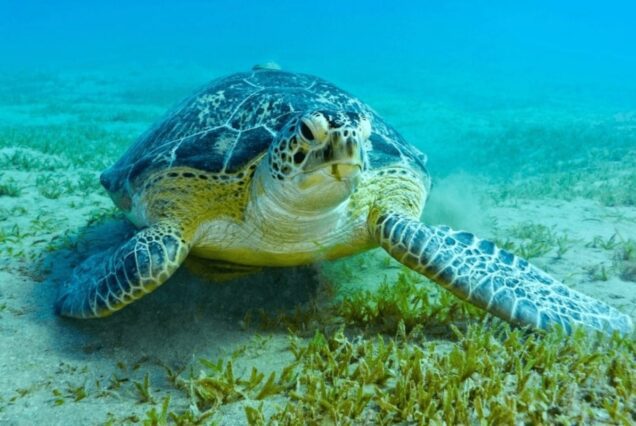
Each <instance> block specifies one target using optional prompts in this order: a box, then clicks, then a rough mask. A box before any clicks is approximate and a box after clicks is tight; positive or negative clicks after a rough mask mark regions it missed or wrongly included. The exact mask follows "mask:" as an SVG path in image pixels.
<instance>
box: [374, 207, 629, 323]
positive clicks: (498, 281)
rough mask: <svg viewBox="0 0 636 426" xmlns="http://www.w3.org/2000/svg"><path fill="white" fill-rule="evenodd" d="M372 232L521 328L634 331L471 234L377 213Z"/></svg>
mask: <svg viewBox="0 0 636 426" xmlns="http://www.w3.org/2000/svg"><path fill="white" fill-rule="evenodd" d="M369 225H370V230H371V233H372V235H373V236H374V237H375V239H376V240H377V242H378V243H379V244H380V245H381V246H382V247H383V248H384V249H385V250H386V251H388V252H389V253H390V254H391V256H393V257H394V258H395V259H397V260H398V261H400V262H401V263H403V264H404V265H406V266H408V267H409V268H411V269H413V270H415V271H417V272H419V273H421V274H422V275H425V276H426V277H428V278H430V279H431V280H433V281H435V282H436V283H438V284H440V285H441V286H442V287H444V288H446V289H447V290H449V291H450V292H452V293H453V294H455V295H456V296H458V297H460V298H462V299H464V300H466V301H468V302H470V303H472V304H473V305H476V306H478V307H480V308H482V309H484V310H486V311H488V312H490V313H492V314H493V315H497V316H498V317H500V318H503V319H505V320H506V321H510V322H512V323H516V324H520V325H530V326H532V327H535V328H550V327H552V326H553V325H560V326H562V327H563V328H564V329H565V330H566V331H568V332H570V331H571V330H572V328H573V327H574V326H583V327H586V328H589V329H594V330H600V331H604V332H608V333H611V332H613V331H619V332H620V333H623V334H628V333H630V332H631V331H632V330H633V326H632V321H631V319H630V317H628V316H627V315H625V314H623V313H621V312H619V311H618V310H616V309H614V308H612V307H611V306H608V305H607V304H605V303H603V302H601V301H600V300H596V299H594V298H592V297H589V296H586V295H584V294H582V293H579V292H577V291H575V290H573V289H571V288H569V287H567V286H565V285H564V284H562V283H560V282H559V281H557V280H555V279H554V278H552V277H551V276H550V275H548V274H547V273H545V272H544V271H542V270H540V269H539V268H537V267H535V266H533V265H531V264H530V263H528V262H527V261H526V260H524V259H522V258H520V257H517V256H515V255H513V254H512V253H509V252H507V251H505V250H502V249H500V248H498V247H496V246H495V245H494V244H493V243H492V242H490V241H487V240H482V239H479V238H477V237H475V236H474V235H473V234H470V233H468V232H458V231H453V230H452V229H450V228H448V227H446V226H428V225H424V224H423V223H420V222H419V221H418V220H415V219H413V218H410V217H408V216H405V215H402V214H399V213H392V212H375V214H374V215H372V216H371V217H370V224H369Z"/></svg>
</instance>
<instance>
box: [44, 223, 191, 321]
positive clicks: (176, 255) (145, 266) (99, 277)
mask: <svg viewBox="0 0 636 426" xmlns="http://www.w3.org/2000/svg"><path fill="white" fill-rule="evenodd" d="M183 234H184V232H183V231H182V230H181V229H180V227H179V226H177V225H175V224H173V223H170V222H160V223H157V224H155V225H152V226H150V227H149V228H146V229H143V230H141V231H139V232H138V233H137V234H136V235H135V236H134V237H133V238H131V239H130V240H128V241H126V242H125V243H124V244H123V245H121V246H120V247H119V248H117V249H116V250H114V252H113V251H107V252H102V253H98V254H96V255H94V256H92V257H90V258H89V259H87V260H86V261H85V262H84V263H82V264H81V265H80V266H78V267H77V268H76V269H75V270H74V271H73V276H72V277H71V280H70V281H69V282H67V283H66V284H65V285H64V287H63V288H62V289H61V292H60V296H59V297H58V300H57V302H56V305H55V311H56V312H57V313H58V314H59V315H64V316H67V317H74V318H95V317H105V316H108V315H110V314H112V313H113V312H116V311H118V310H120V309H121V308H123V307H124V306H126V305H128V304H129V303H132V302H134V301H135V300H137V299H139V298H140V297H142V296H144V295H145V294H147V293H150V292H151V291H153V290H154V289H155V288H157V287H158V286H160V285H161V284H163V283H164V282H166V280H167V279H168V278H170V276H171V275H172V274H173V273H174V272H175V271H176V270H177V268H178V267H179V265H181V263H182V262H183V260H184V259H185V257H186V256H187V254H188V251H189V243H188V242H187V241H186V240H185V239H184V237H183Z"/></svg>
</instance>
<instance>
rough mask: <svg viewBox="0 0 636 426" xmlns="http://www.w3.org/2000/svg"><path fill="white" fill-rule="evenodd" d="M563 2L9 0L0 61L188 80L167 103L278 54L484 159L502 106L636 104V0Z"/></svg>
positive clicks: (426, 144) (550, 114)
mask: <svg viewBox="0 0 636 426" xmlns="http://www.w3.org/2000/svg"><path fill="white" fill-rule="evenodd" d="M555 3H556V2H549V1H536V2H528V3H526V4H517V3H514V4H512V2H499V1H497V2H470V1H445V2H425V3H421V2H415V1H404V2H398V3H394V2H388V1H378V0H372V1H346V2H335V1H329V2H320V3H314V2H294V1H287V0H285V1H222V2H218V1H217V2H204V1H184V2H177V1H172V2H170V1H138V2H127V1H116V2H81V1H58V2H49V1H32V0H31V1H17V0H5V1H4V2H2V3H1V4H0V40H2V42H0V70H2V71H5V72H8V73H23V74H24V73H28V72H40V71H54V72H60V73H64V72H67V71H70V70H84V71H86V70H88V71H91V72H95V71H97V72H101V73H103V74H106V75H108V76H110V77H111V78H114V79H118V78H125V77H126V76H127V75H129V74H131V72H132V71H131V70H134V72H135V73H137V74H139V75H141V78H140V79H139V80H143V78H144V76H147V78H146V80H147V84H148V87H153V85H154V86H155V87H163V88H165V87H166V86H171V85H175V86H178V87H179V90H175V92H174V94H171V95H168V96H166V98H165V100H166V102H165V106H166V107H168V106H169V105H170V104H172V103H174V102H176V101H178V100H179V98H180V97H182V96H185V95H187V94H188V93H189V92H190V91H192V90H193V89H194V88H196V87H197V86H198V85H200V84H203V83H204V82H205V81H207V80H209V79H212V78H215V77H218V76H219V75H222V74H228V73H231V72H235V71H238V70H246V69H248V68H249V67H251V66H252V65H253V64H255V63H259V62H265V61H275V62H277V63H279V64H280V65H281V66H282V67H283V68H285V69H287V70H292V71H302V72H307V73H312V74H316V75H319V76H322V77H324V78H326V79H328V80H332V81H334V82H335V83H337V84H339V85H340V86H343V87H344V88H345V89H348V90H350V91H352V92H354V93H355V94H356V95H358V96H359V97H361V98H362V99H363V100H367V101H368V102H369V103H371V104H372V106H373V107H375V108H376V109H378V110H379V112H380V113H381V114H383V115H385V116H386V117H387V118H388V119H389V121H391V122H392V123H394V124H395V125H396V127H398V129H399V130H400V131H401V132H403V133H404V135H405V136H406V137H407V138H408V139H409V140H410V141H411V142H412V143H414V144H416V145H418V146H419V147H420V148H421V149H422V150H424V151H426V152H428V153H429V156H430V157H431V160H432V161H433V165H432V167H433V169H434V170H435V167H436V166H435V165H443V167H441V166H440V167H438V172H439V173H442V172H443V171H444V170H447V169H448V167H449V163H450V164H451V165H460V166H461V167H462V168H470V167H471V166H472V165H475V161H471V159H469V158H466V155H469V156H471V155H472V154H470V153H469V152H468V151H470V150H468V151H467V150H466V149H465V148H466V146H467V145H466V144H473V145H472V148H475V146H474V145H475V144H477V145H479V144H488V143H490V142H489V141H488V140H490V139H492V138H491V136H492V135H491V134H490V133H488V132H486V133H485V134H484V132H483V131H482V130H483V129H481V130H480V128H476V127H475V124H476V123H478V124H479V123H480V124H484V122H487V124H486V125H487V127H492V126H490V125H489V124H488V123H492V122H493V120H492V116H491V114H492V113H493V112H497V111H504V112H505V111H508V112H510V113H511V114H512V115H514V119H512V118H509V121H510V120H514V121H515V122H518V121H521V122H522V123H525V124H526V125H528V123H530V126H532V125H533V123H534V124H536V123H537V122H541V121H543V122H554V120H555V117H556V116H560V115H562V114H563V113H564V112H565V113H566V115H567V116H568V118H567V119H566V120H565V121H566V122H567V123H565V124H563V123H562V124H561V125H565V126H569V125H570V124H571V123H570V122H569V121H568V120H570V121H572V120H576V119H577V117H580V118H581V119H582V120H583V121H585V120H587V122H588V123H589V122H590V121H594V120H599V119H600V120H605V119H606V118H607V117H611V116H612V115H613V114H616V113H619V112H624V111H631V110H633V109H634V108H636V25H634V22H635V20H636V5H635V4H634V3H633V2H628V1H622V2H603V3H598V2H585V1H584V2H573V1H567V2H558V4H555ZM175 69H176V71H175ZM192 70H196V72H193V71H192ZM34 78H37V77H34ZM149 92H152V90H150V91H149ZM151 94H152V93H149V96H150V95H151ZM387 99H390V101H389V102H387ZM423 104H425V105H426V106H427V108H426V109H425V110H420V109H418V106H421V105H423ZM530 110H531V111H530ZM440 111H451V112H450V113H448V114H444V113H441V112H440ZM537 111H539V112H542V113H541V114H537ZM555 111H556V112H555ZM583 112H584V113H583ZM528 114H530V115H532V114H534V115H535V116H534V117H530V118H529V117H528ZM524 120H525V121H524ZM528 120H529V121H528ZM494 121H496V122H497V121H500V120H499V118H498V119H497V120H494ZM526 130H527V129H526ZM561 143H563V142H561ZM567 143H568V144H571V142H567ZM543 147H544V148H545V145H544V146H543ZM467 152H468V154H467ZM460 157H461V158H460ZM476 161H480V162H483V161H484V160H483V159H477V160H476Z"/></svg>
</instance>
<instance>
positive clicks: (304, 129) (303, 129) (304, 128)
mask: <svg viewBox="0 0 636 426" xmlns="http://www.w3.org/2000/svg"><path fill="white" fill-rule="evenodd" d="M300 133H301V134H302V135H303V137H304V138H305V139H307V140H308V141H313V140H314V134H313V133H312V131H311V129H310V128H309V126H308V125H307V124H306V123H305V122H304V121H301V122H300Z"/></svg>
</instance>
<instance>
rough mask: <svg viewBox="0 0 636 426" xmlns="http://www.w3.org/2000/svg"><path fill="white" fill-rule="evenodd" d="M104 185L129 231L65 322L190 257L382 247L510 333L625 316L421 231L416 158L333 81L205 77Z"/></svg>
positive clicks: (95, 262) (237, 265)
mask: <svg viewBox="0 0 636 426" xmlns="http://www.w3.org/2000/svg"><path fill="white" fill-rule="evenodd" d="M101 183H102V184H103V186H104V187H105V188H106V190H107V191H108V193H109V194H110V196H111V198H112V199H113V201H114V203H115V204H116V205H117V206H118V207H119V208H120V209H121V210H123V211H124V212H125V213H126V215H127V217H128V218H129V219H130V220H131V221H132V223H133V224H134V225H136V226H137V227H138V228H139V231H138V232H137V233H136V235H134V236H133V237H132V238H131V239H130V240H128V241H126V242H125V243H123V244H122V245H120V246H119V247H113V249H112V250H110V251H107V252H103V253H98V254H95V255H93V256H92V257H90V258H88V259H87V260H86V261H84V263H82V264H80V265H79V266H78V267H77V268H76V269H75V270H74V271H73V274H72V277H71V279H70V280H69V281H68V282H67V283H65V284H64V285H63V287H62V289H61V291H60V295H59V298H58V300H57V303H56V311H57V312H58V313H59V314H61V315H64V316H69V317H79V318H89V317H103V316H107V315H110V314H111V313H113V312H115V311H117V310H119V309H121V308H123V307H124V306H126V305H127V304H129V303H131V302H133V301H134V300H136V299H138V298H140V297H142V296H144V295H145V294H147V293H149V292H151V291H153V290H154V289H155V288H157V287H158V286H159V285H161V284H163V283H164V282H166V280H168V278H170V276H171V275H172V274H173V273H174V272H175V271H176V270H177V268H179V266H180V265H181V264H182V263H183V262H184V261H185V260H186V257H188V262H191V264H192V265H194V267H195V268H198V269H200V270H207V271H209V272H210V273H212V274H215V275H217V276H228V275H229V276H231V275H232V274H244V273H249V272H250V271H252V270H257V269H259V268H261V267H265V266H270V267H280V266H293V265H302V264H308V263H312V262H316V261H318V260H323V259H335V258H340V257H343V256H347V255H352V254H355V253H359V252H361V251H363V250H367V249H371V248H374V247H378V246H379V247H382V248H383V249H384V250H386V251H387V252H388V253H389V254H390V255H391V256H393V257H394V258H395V259H397V260H398V261H399V262H401V263H402V264H404V265H406V266H407V267H409V268H411V269H413V270H415V271H417V272H419V273H420V274H422V275H425V276H426V277H428V278H430V279H431V280H433V281H435V282H436V283H438V284H440V285H441V286H442V287H444V288H445V289H447V290H449V291H451V292H452V293H453V294H455V295H456V296H458V297H460V298H462V299H465V300H467V301H468V302H470V303H472V304H474V305H476V306H478V307H480V308H482V309H485V310H487V311H488V312H490V313H492V314H494V315H496V316H499V317H501V318H503V319H504V320H507V321H509V322H512V323H515V324H520V325H529V326H532V327H536V328H548V327H550V326H552V325H555V324H558V325H560V326H562V327H563V328H564V329H566V330H568V331H570V330H571V329H572V327H573V326H578V325H581V326H584V327H587V328H590V329H596V330H602V331H605V332H612V331H614V330H616V331H619V332H621V333H628V332H630V330H631V329H632V324H631V319H630V318H629V317H628V316H627V315H624V314H622V313H620V312H619V311H617V310H616V309H614V308H612V307H609V306H608V305H606V304H604V303H602V302H600V301H598V300H595V299H593V298H591V297H588V296H586V295H583V294H581V293H578V292H576V291H574V290H572V289H570V288H568V287H566V286H565V285H563V284H562V283H560V282H559V281H557V280H555V279H554V278H552V277H551V276H550V275H548V274H547V273H545V272H543V271H541V270H540V269H538V268H537V267H535V266H533V265H531V264H529V263H528V262H527V261H526V260H524V259H522V258H520V257H517V256H515V255H513V254H512V253H510V252H508V251H506V250H503V249H500V248H498V247H496V246H495V244H493V243H492V242H490V241H487V240H483V239H479V238H477V237H476V236H474V235H473V234H471V233H469V232H463V231H454V230H452V229H450V228H449V227H446V226H430V225H425V224H423V223H421V222H420V215H421V212H422V209H423V207H424V204H425V201H426V199H427V196H428V193H429V189H430V177H429V173H428V172H427V169H426V157H425V155H424V154H422V153H421V152H420V151H419V150H418V149H416V148H415V147H413V146H412V145H409V144H408V143H407V142H406V141H405V140H404V139H403V138H402V136H400V134H399V133H398V132H397V131H396V130H395V129H393V128H392V127H391V126H390V125H388V124H387V123H386V122H385V121H384V120H383V119H382V118H380V117H379V116H378V114H377V113H376V112H375V111H374V110H372V109H371V108H370V107H368V106H367V105H365V104H364V103H362V102H361V101H360V100H358V99H357V98H355V97H354V96H351V95H350V94H348V93H346V92H344V91H342V90H340V89H339V88H337V87H335V86H334V85H332V84H330V83H328V82H326V81H324V80H322V79H320V78H317V77H313V76H310V75H305V74H296V73H290V72H285V71H281V70H276V69H271V67H257V68H254V69H253V70H252V71H251V72H243V73H237V74H233V75H230V76H229V77H225V78H221V79H218V80H215V81H213V82H212V83H210V84H209V85H208V86H206V87H204V88H203V89H202V90H200V91H199V92H197V93H196V94H194V95H193V96H191V97H190V98H188V99H186V100H185V101H184V102H183V103H181V104H180V105H178V106H177V107H176V108H175V109H174V110H173V111H172V112H170V113H169V114H168V115H167V116H166V117H164V118H163V119H162V120H160V121H159V122H158V124H156V125H155V126H154V127H152V128H151V129H150V130H149V131H147V132H146V133H145V134H144V135H142V136H141V137H140V138H139V139H138V140H137V142H136V143H135V144H134V145H133V146H132V147H131V148H130V149H129V150H128V152H126V154H125V155H124V156H123V157H122V158H121V159H120V160H119V161H117V162H116V163H115V164H114V165H113V166H112V167H110V168H109V169H107V170H106V171H105V172H104V173H103V174H102V175H101Z"/></svg>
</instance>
